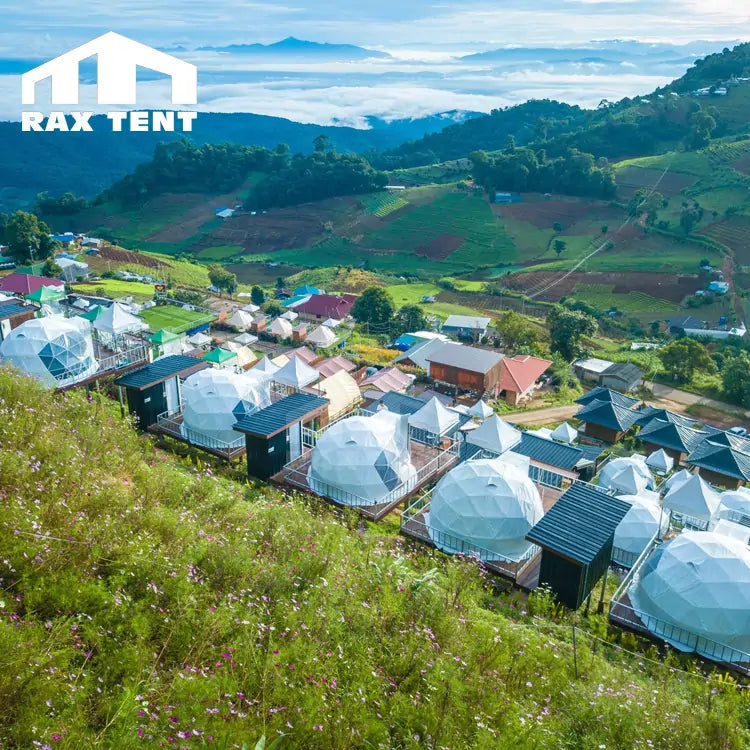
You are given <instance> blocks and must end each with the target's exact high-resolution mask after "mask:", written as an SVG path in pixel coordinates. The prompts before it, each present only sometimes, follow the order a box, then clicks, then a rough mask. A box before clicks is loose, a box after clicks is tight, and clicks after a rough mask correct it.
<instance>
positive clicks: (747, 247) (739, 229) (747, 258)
mask: <svg viewBox="0 0 750 750" xmlns="http://www.w3.org/2000/svg"><path fill="white" fill-rule="evenodd" d="M701 234H705V235H706V236H707V237H711V238H712V239H714V240H716V241H717V242H721V244H722V245H725V246H726V247H728V248H729V249H730V250H731V251H732V252H733V253H734V257H735V260H736V261H737V263H739V264H740V265H741V266H747V265H750V217H747V216H732V217H731V218H729V219H724V220H722V221H717V222H716V223H715V224H711V225H709V226H708V227H706V228H705V229H703V230H701Z"/></svg>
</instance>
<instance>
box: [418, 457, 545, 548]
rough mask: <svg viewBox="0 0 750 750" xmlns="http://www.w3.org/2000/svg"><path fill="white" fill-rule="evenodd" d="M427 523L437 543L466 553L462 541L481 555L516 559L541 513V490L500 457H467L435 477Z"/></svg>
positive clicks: (436, 544) (525, 545) (514, 466)
mask: <svg viewBox="0 0 750 750" xmlns="http://www.w3.org/2000/svg"><path fill="white" fill-rule="evenodd" d="M425 515H426V518H425V523H426V525H427V528H428V530H429V534H430V537H431V538H432V540H433V542H434V543H435V546H436V547H438V548H440V549H442V550H445V551H446V552H469V551H470V550H469V549H466V548H464V546H462V545H461V541H466V542H469V543H470V544H471V545H474V546H476V547H479V548H481V549H482V550H486V551H487V552H489V554H482V553H480V554H481V556H482V559H485V560H493V559H505V560H514V561H516V560H520V559H521V558H523V556H524V555H525V554H526V552H527V551H528V549H529V547H530V546H531V543H530V542H528V541H526V539H525V537H526V534H528V532H529V531H530V530H531V528H532V527H533V526H534V525H535V524H536V523H537V522H538V521H539V520H540V519H541V517H542V516H543V515H544V507H543V505H542V500H541V498H540V497H539V492H538V490H537V488H536V487H535V486H534V484H533V482H532V481H531V480H530V479H529V477H528V476H527V475H525V474H524V472H523V471H522V470H521V469H520V468H519V467H518V466H516V465H515V464H513V463H510V462H507V461H505V460H504V458H502V457H501V458H490V459H478V460H476V461H466V462H464V463H462V464H459V465H458V466H456V467H455V468H454V469H451V470H450V471H449V472H448V473H447V474H446V475H445V476H444V477H443V478H442V479H441V480H440V481H439V482H438V485H437V487H436V488H435V491H434V492H433V493H432V498H431V500H430V510H429V513H428V514H425Z"/></svg>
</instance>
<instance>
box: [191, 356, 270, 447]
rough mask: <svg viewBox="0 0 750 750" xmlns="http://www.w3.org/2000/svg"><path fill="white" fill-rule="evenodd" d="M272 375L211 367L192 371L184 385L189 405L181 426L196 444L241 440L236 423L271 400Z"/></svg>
mask: <svg viewBox="0 0 750 750" xmlns="http://www.w3.org/2000/svg"><path fill="white" fill-rule="evenodd" d="M269 382H270V381H269V380H268V378H266V377H264V376H263V375H262V374H260V373H258V374H255V375H253V374H251V373H243V374H238V373H235V372H232V371H231V370H221V369H214V368H210V369H207V370H201V371H200V372H196V373H195V374H193V375H191V376H190V377H189V378H187V380H185V382H184V383H183V386H182V399H183V403H184V405H185V408H184V412H183V421H182V425H181V428H180V431H181V432H182V435H183V436H184V437H185V438H187V439H188V440H190V442H191V443H194V444H195V445H204V446H206V447H209V448H210V447H221V446H220V445H219V446H217V445H212V444H211V443H212V442H213V441H217V442H218V443H220V444H221V443H223V444H227V443H241V442H242V440H243V438H242V436H241V435H240V434H239V433H238V432H235V431H234V429H233V426H234V425H235V423H236V422H237V420H238V419H240V418H241V417H242V416H244V415H245V414H252V413H253V412H254V411H257V410H258V409H263V408H265V407H266V406H270V404H271V393H270V387H269Z"/></svg>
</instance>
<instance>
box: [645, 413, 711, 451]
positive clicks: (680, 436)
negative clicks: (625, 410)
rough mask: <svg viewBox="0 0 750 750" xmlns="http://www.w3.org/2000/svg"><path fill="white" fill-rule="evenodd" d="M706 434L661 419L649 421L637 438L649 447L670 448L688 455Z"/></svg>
mask: <svg viewBox="0 0 750 750" xmlns="http://www.w3.org/2000/svg"><path fill="white" fill-rule="evenodd" d="M707 435H708V433H706V432H704V431H702V430H694V429H693V428H692V427H688V426H686V425H684V424H679V423H677V422H668V421H666V420H663V419H651V420H650V421H649V422H648V423H647V424H646V425H645V426H643V427H641V431H640V432H639V433H638V437H639V439H641V440H644V441H645V442H647V443H650V444H651V445H658V446H659V447H660V448H670V449H671V450H675V451H680V452H681V453H690V451H693V450H695V449H696V448H697V447H698V444H699V443H700V442H701V441H702V440H705V439H706V437H707Z"/></svg>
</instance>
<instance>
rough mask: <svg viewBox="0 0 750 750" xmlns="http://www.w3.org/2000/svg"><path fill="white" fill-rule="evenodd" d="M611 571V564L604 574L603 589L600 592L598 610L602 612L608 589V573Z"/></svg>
mask: <svg viewBox="0 0 750 750" xmlns="http://www.w3.org/2000/svg"><path fill="white" fill-rule="evenodd" d="M608 573H609V565H607V567H606V568H605V569H604V575H603V576H602V591H601V594H599V606H598V607H597V608H596V611H597V612H598V613H599V614H601V613H602V612H604V592H605V591H606V590H607V574H608Z"/></svg>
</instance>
